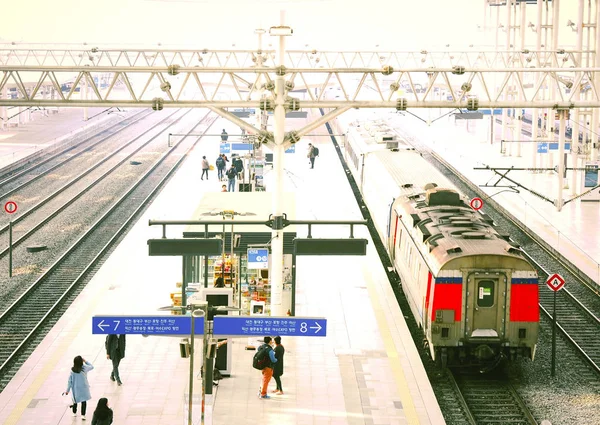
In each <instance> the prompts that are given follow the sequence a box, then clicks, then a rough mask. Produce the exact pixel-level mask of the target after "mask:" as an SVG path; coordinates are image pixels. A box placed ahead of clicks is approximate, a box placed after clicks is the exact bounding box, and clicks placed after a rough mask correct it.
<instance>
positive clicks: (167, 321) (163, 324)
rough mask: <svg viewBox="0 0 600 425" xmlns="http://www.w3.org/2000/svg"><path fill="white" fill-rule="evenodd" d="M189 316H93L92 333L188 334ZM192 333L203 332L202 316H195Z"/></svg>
mask: <svg viewBox="0 0 600 425" xmlns="http://www.w3.org/2000/svg"><path fill="white" fill-rule="evenodd" d="M191 319H192V318H191V317H190V316H93V317H92V334H94V335H116V334H123V335H190V334H191V332H192V320H191ZM194 333H195V334H198V335H200V334H203V333H204V317H196V318H195V323H194Z"/></svg>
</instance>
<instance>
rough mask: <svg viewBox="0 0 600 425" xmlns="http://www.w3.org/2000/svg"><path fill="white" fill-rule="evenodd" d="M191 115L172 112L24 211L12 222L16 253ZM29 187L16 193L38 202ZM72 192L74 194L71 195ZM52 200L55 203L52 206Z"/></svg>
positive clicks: (3, 235) (2, 233) (4, 238)
mask: <svg viewBox="0 0 600 425" xmlns="http://www.w3.org/2000/svg"><path fill="white" fill-rule="evenodd" d="M189 112H190V110H188V111H186V112H184V113H183V114H182V115H181V116H179V117H177V118H173V117H174V116H175V115H176V114H178V113H180V111H175V112H173V113H172V114H170V115H168V116H167V117H165V118H164V119H162V120H161V121H159V122H158V123H156V124H154V125H152V126H151V127H150V128H148V129H147V130H146V131H144V132H143V133H141V134H139V135H138V136H136V137H134V138H133V139H131V140H130V141H129V142H127V143H125V144H122V145H121V146H120V147H118V148H117V149H116V150H114V151H112V153H110V154H109V155H107V156H105V157H104V158H102V159H101V160H100V161H98V162H95V163H94V165H92V166H91V167H90V168H88V169H86V170H85V171H83V172H82V173H80V174H78V175H77V176H75V177H74V178H72V179H71V180H69V181H68V182H67V183H65V184H64V185H62V186H61V187H60V188H58V189H57V190H55V191H54V192H53V193H51V194H49V195H47V196H46V197H45V198H43V199H41V200H40V201H38V202H37V203H35V204H34V205H32V206H30V208H28V209H26V210H21V211H22V212H20V214H18V215H17V217H16V218H14V219H12V225H13V228H14V227H15V226H18V227H17V229H18V231H17V232H15V230H13V249H14V248H15V247H17V246H18V245H20V244H21V243H23V242H24V241H26V240H27V239H28V238H29V237H31V236H32V235H34V234H35V232H36V231H37V230H39V229H40V228H42V227H43V226H44V225H45V224H47V223H48V222H50V220H52V219H53V218H54V217H56V216H57V215H58V214H60V213H61V212H62V211H64V210H65V209H66V208H68V207H70V206H71V205H72V203H73V202H75V201H77V200H78V199H79V198H81V197H82V196H83V195H85V193H87V192H88V191H89V190H91V189H92V188H93V187H94V186H96V185H98V184H99V183H101V182H103V181H104V180H105V178H106V177H107V176H109V175H110V174H111V173H113V172H114V171H115V170H117V169H118V168H119V167H121V166H123V165H124V164H125V163H126V162H127V161H128V160H129V159H130V158H131V157H133V156H134V155H136V154H137V153H138V152H140V151H141V150H142V149H144V148H145V147H146V146H148V145H149V144H151V143H152V142H153V141H154V140H156V139H157V138H158V137H159V136H160V135H161V134H162V133H163V132H164V131H166V128H167V127H165V128H161V127H163V126H165V124H169V125H173V124H175V123H177V122H179V121H180V120H181V119H182V118H183V117H185V115H187V114H188V113H189ZM157 128H158V129H159V130H160V131H158V132H156V134H154V135H152V136H150V138H148V139H146V138H145V136H146V135H148V134H149V133H151V132H153V131H154V130H155V129H157ZM110 161H112V162H116V163H115V164H114V165H112V166H110V168H108V169H107V170H106V171H103V172H102V169H101V171H100V172H99V173H97V174H98V175H94V174H91V173H92V172H94V171H95V170H97V169H99V168H101V167H102V166H103V165H105V164H107V165H111V164H110V163H109V162H110ZM84 178H87V181H83V182H82V183H83V184H81V185H79V187H75V188H74V189H75V190H72V191H68V189H70V188H72V187H73V186H74V185H75V184H76V183H78V182H80V181H82V180H83V179H84ZM28 185H29V181H28V182H25V183H23V184H21V185H20V186H18V188H17V189H19V191H18V194H19V196H23V197H30V198H32V199H36V198H35V195H34V194H28V193H27V192H28V191H27V186H28ZM32 190H33V191H35V188H32ZM69 192H74V193H70V194H69ZM59 197H60V198H59ZM53 200H56V201H55V202H53V203H51V201H53ZM8 227H9V226H8V224H6V225H4V226H2V227H0V246H6V248H5V249H2V250H0V258H2V257H3V256H5V255H6V254H7V252H8Z"/></svg>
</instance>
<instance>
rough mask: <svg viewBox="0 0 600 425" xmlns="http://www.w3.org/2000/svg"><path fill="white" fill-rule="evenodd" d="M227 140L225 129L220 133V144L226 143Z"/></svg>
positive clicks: (227, 135)
mask: <svg viewBox="0 0 600 425" xmlns="http://www.w3.org/2000/svg"><path fill="white" fill-rule="evenodd" d="M227 139H229V134H227V132H226V131H225V129H223V131H222V132H221V142H226V141H227Z"/></svg>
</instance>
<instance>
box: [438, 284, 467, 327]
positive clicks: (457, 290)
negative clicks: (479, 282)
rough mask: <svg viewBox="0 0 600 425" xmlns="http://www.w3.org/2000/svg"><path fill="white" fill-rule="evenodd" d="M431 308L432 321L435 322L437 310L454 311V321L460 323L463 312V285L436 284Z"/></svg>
mask: <svg viewBox="0 0 600 425" xmlns="http://www.w3.org/2000/svg"><path fill="white" fill-rule="evenodd" d="M434 289H435V293H434V294H433V306H432V308H431V321H432V322H435V312H436V310H454V320H455V321H456V322H459V321H460V319H461V310H462V308H461V307H462V283H436V284H435V288H434Z"/></svg>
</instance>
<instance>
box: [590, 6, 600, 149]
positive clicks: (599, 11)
mask: <svg viewBox="0 0 600 425" xmlns="http://www.w3.org/2000/svg"><path fill="white" fill-rule="evenodd" d="M598 49H600V0H596V43H595V44H594V52H595V56H594V65H595V66H600V52H598ZM594 84H595V85H596V87H600V77H599V76H598V73H597V72H596V73H595V74H594ZM598 114H599V111H598V108H594V109H592V129H591V133H592V146H591V149H592V150H591V154H590V159H591V160H592V161H596V160H598V134H597V133H598Z"/></svg>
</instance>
